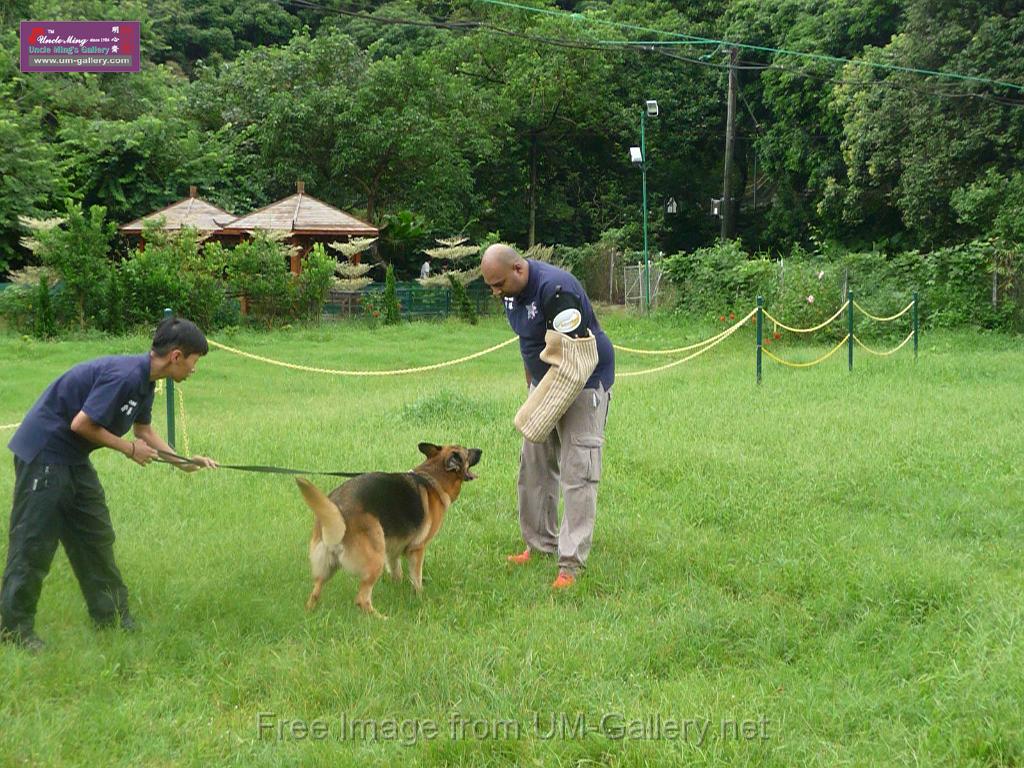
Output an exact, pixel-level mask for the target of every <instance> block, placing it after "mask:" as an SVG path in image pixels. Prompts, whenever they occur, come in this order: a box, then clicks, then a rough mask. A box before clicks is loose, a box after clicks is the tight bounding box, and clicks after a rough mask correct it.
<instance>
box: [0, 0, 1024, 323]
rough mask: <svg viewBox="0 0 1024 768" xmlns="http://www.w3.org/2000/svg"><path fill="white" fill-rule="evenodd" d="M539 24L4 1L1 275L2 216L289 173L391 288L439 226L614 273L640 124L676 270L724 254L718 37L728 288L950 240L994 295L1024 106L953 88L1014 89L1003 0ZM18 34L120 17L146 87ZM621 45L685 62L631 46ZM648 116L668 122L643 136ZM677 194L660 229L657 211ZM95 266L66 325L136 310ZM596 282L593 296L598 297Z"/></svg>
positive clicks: (444, 231)
mask: <svg viewBox="0 0 1024 768" xmlns="http://www.w3.org/2000/svg"><path fill="white" fill-rule="evenodd" d="M536 7H537V8H538V9H540V10H543V11H545V12H544V13H531V12H529V11H528V10H526V9H525V8H512V7H509V6H507V5H497V4H493V3H490V2H487V0H448V1H447V2H431V1H430V0H394V1H392V2H383V3H382V2H371V1H370V0H361V1H360V2H356V3H348V2H346V3H339V2H336V0H319V1H318V2H303V3H295V4H288V3H280V2H274V1H273V0H251V1H250V2H247V3H242V4H239V3H230V2H226V1H225V0H217V1H216V2H205V1H204V2H201V1H200V0H146V1H145V2H144V1H143V0H111V1H110V2H105V3H100V2H98V1H97V0H16V1H15V2H12V3H9V4H7V5H6V6H5V8H4V9H3V10H0V17H2V19H0V20H2V21H3V22H4V24H3V27H2V28H3V30H4V31H3V32H0V146H2V147H3V150H4V151H3V152H0V178H2V179H3V181H2V186H0V270H2V269H3V268H5V267H11V268H14V267H19V266H22V265H24V264H35V263H38V262H39V259H38V257H36V256H34V255H33V254H32V253H31V252H30V251H29V250H27V249H26V248H25V247H24V246H23V245H22V244H21V242H22V238H24V237H25V236H26V235H27V234H28V232H27V230H26V228H25V227H24V225H22V224H21V223H19V217H23V216H31V217H36V218H45V217H47V216H49V215H52V213H53V212H57V213H59V214H60V215H62V216H69V215H74V214H72V213H69V211H70V210H78V211H81V216H83V217H88V216H91V215H93V214H91V213H90V211H96V210H99V209H103V210H105V212H106V217H107V219H106V220H107V221H108V222H117V223H123V222H126V221H129V220H131V219H134V218H136V217H138V216H141V215H145V214H147V213H149V212H151V211H154V210H157V209H159V208H160V207H162V206H164V205H166V204H167V203H169V202H171V201H174V200H176V199H180V198H181V197H182V196H183V195H184V194H185V191H186V190H187V188H188V185H190V184H195V185H197V186H198V187H199V190H200V194H201V196H202V197H203V198H205V199H208V200H210V201H211V202H213V203H215V204H218V205H220V206H222V207H224V208H226V209H227V210H230V211H235V212H238V213H243V212H245V211H249V210H252V209H254V208H256V207H258V206H262V205H265V204H267V203H269V202H272V201H274V200H276V199H279V198H280V197H282V196H284V195H286V194H289V193H290V192H291V190H292V189H293V185H294V182H295V180H296V179H303V180H304V181H305V182H306V188H307V190H309V192H310V193H311V194H313V195H315V196H316V197H318V198H320V199H322V200H324V201H326V202H328V203H331V204H333V205H336V206H338V207H340V208H342V209H343V210H348V211H352V212H353V213H354V214H355V215H358V216H363V217H366V218H367V219H369V220H371V221H373V222H374V223H375V224H377V225H379V226H382V227H383V231H382V235H381V240H380V248H379V251H378V254H379V256H380V257H381V258H383V259H384V260H385V261H387V262H388V263H391V264H393V265H394V267H395V270H396V276H397V277H398V278H399V279H407V278H409V277H411V276H412V274H413V270H414V269H415V266H416V264H418V263H419V261H421V260H422V256H421V255H420V254H419V249H420V248H422V247H424V244H427V243H430V242H431V241H432V237H433V236H442V235H443V236H447V235H450V234H451V233H453V232H459V233H463V234H465V235H466V236H468V237H471V238H472V239H473V240H474V242H481V243H482V242H487V241H488V240H491V241H494V240H497V239H502V240H506V241H509V242H514V243H517V244H519V245H522V246H524V247H525V246H528V245H532V244H533V243H535V242H543V243H549V244H556V245H557V246H558V247H559V249H560V250H561V251H562V253H563V254H564V255H565V256H566V257H567V258H569V259H570V260H572V259H575V261H576V262H577V267H578V268H579V269H580V270H581V271H589V272H590V273H592V275H593V276H595V278H596V276H599V275H602V274H608V275H609V276H610V275H611V272H612V271H613V270H609V269H607V268H606V267H608V266H612V267H614V266H615V263H616V262H615V253H616V252H617V253H620V254H625V253H628V252H629V251H631V250H632V251H637V250H639V249H640V247H641V244H642V234H641V231H642V230H641V227H640V222H641V220H642V216H641V210H642V196H641V184H640V173H639V171H638V170H637V168H636V167H635V166H632V165H631V164H630V163H629V158H628V148H629V147H630V146H631V145H636V144H639V143H640V142H639V138H640V137H639V133H640V130H641V127H643V129H644V131H645V147H646V150H647V160H648V162H647V186H648V202H649V235H650V250H651V252H652V253H653V254H658V253H659V252H663V253H668V254H673V253H681V252H688V253H690V254H691V255H692V254H694V253H701V254H706V253H708V252H707V251H705V250H699V251H698V250H695V249H705V248H707V247H709V246H710V245H711V244H712V243H714V242H715V241H716V240H717V239H718V235H719V228H720V221H719V219H718V218H717V217H714V216H712V215H710V201H711V198H714V197H721V194H722V193H721V189H722V167H723V166H722V163H723V147H724V133H725V117H726V115H725V112H726V110H725V101H726V99H725V93H726V88H727V80H728V76H727V63H728V61H729V45H718V44H714V43H711V44H708V43H707V41H708V40H712V41H713V40H727V41H729V42H730V44H733V43H734V44H738V45H740V46H742V47H740V48H739V49H738V51H737V54H736V65H737V67H738V68H739V69H738V101H737V110H736V131H737V136H736V145H735V163H734V166H733V173H734V178H733V189H734V191H735V198H734V200H735V210H736V212H737V217H736V221H737V231H736V233H735V234H736V236H737V237H738V238H740V239H741V241H742V242H743V243H745V244H746V245H747V246H748V247H749V249H750V252H751V253H752V254H755V255H757V256H756V258H755V259H754V262H755V263H754V264H753V265H751V266H745V267H743V270H746V271H748V272H751V273H754V272H757V270H759V269H762V268H763V267H762V266H760V265H759V264H758V262H759V260H760V259H761V256H760V255H762V254H763V255H764V256H765V257H767V258H771V259H773V260H778V259H779V257H780V256H788V255H789V254H790V253H791V252H793V251H794V249H797V250H801V249H806V250H807V251H809V252H814V253H817V254H819V255H820V256H821V257H822V258H826V260H827V261H828V265H827V266H829V267H830V268H831V269H833V270H835V269H838V268H839V264H840V262H839V261H837V259H839V258H840V255H841V254H843V253H847V252H849V253H854V254H857V253H865V252H870V253H877V254H880V255H881V258H880V263H882V264H887V262H888V258H889V257H893V258H895V255H896V254H901V253H903V254H909V253H920V254H942V253H946V254H948V253H955V252H958V251H956V249H957V248H958V247H959V248H962V249H966V250H965V251H962V252H963V253H968V252H971V253H973V252H975V251H977V249H978V248H982V247H983V246H975V245H964V244H965V243H989V244H991V247H992V248H995V249H996V250H999V251H1000V252H1004V253H1008V254H1011V257H1007V258H1004V259H1002V261H1000V258H998V257H996V258H993V259H991V260H989V261H988V263H989V264H990V265H991V267H990V272H989V277H990V278H991V277H992V273H996V277H995V278H994V279H995V280H996V282H998V280H999V277H998V273H1000V271H1001V270H1002V271H1005V270H1006V269H1010V268H1013V262H1014V259H1013V258H1012V254H1015V253H1016V252H1017V251H1018V250H1020V244H1021V243H1022V241H1024V213H1022V211H1024V172H1022V171H1021V170H1020V168H1021V167H1024V106H1022V104H1024V90H1022V89H1021V88H1014V87H1012V86H1007V85H998V84H993V83H991V82H980V81H979V80H976V79H969V78H985V79H988V80H990V81H1000V82H1002V83H1011V84H1012V83H1019V84H1024V58H1022V57H1020V56H1018V55H1015V54H1011V52H1015V51H1019V50H1020V49H1021V45H1022V44H1024V15H1022V14H1021V12H1020V11H1021V9H1022V6H1021V3H1020V2H1019V0H968V1H967V2H960V3H948V2H942V1H941V0H852V1H851V0H824V1H823V2H819V1H817V0H740V1H739V2H731V3H726V2H724V1H723V0H691V2H688V3H672V4H669V3H658V2H652V1H650V0H639V1H637V0H599V1H598V2H590V1H589V0H588V2H571V1H569V2H564V1H560V2H557V3H554V2H546V3H538V4H537V6H536ZM29 18H137V19H139V20H140V21H141V23H142V29H143V49H144V50H143V54H144V61H143V67H142V71H141V72H139V73H137V74H130V75H116V74H111V75H98V74H48V75H30V74H23V73H21V72H20V71H19V69H18V36H17V25H16V24H15V22H16V21H17V20H19V19H29ZM681 36H690V37H689V38H686V39H680V37H681ZM640 40H656V41H659V42H661V43H671V42H676V43H679V42H685V43H687V44H686V45H644V46H639V45H624V44H621V43H622V41H634V42H636V41H640ZM792 51H801V52H806V53H808V54H811V55H813V56H815V57H817V58H808V57H804V56H795V55H793V54H792V53H790V52H792ZM844 62H848V63H844ZM910 69H916V70H941V71H943V72H948V73H956V74H958V75H961V76H963V77H966V78H968V79H951V78H945V77H938V76H936V75H934V74H933V75H928V74H923V73H921V72H912V71H908V70H910ZM646 99H656V100H657V101H658V103H659V106H660V113H659V115H658V116H656V117H646V118H642V117H641V113H642V105H643V103H644V101H645V100H646ZM66 198H70V199H71V200H72V201H73V206H77V208H74V207H73V208H72V209H67V208H66V207H65V202H64V201H65V199H66ZM669 198H672V199H674V200H675V202H676V204H677V211H678V212H677V213H674V214H669V213H667V212H666V207H665V203H666V202H667V201H668V199H669ZM96 206H99V208H96ZM101 234H102V237H104V238H107V239H108V240H109V241H110V245H111V246H112V247H113V248H114V250H115V251H117V250H119V249H123V246H122V245H121V244H120V241H119V240H117V239H114V238H112V237H110V236H108V235H107V233H106V232H104V233H101ZM609 243H615V248H612V249H611V250H609V248H608V244H609ZM261 247H263V246H258V245H252V246H250V247H249V249H248V250H245V249H243V251H242V252H241V253H238V254H234V255H231V254H221V253H219V252H218V251H216V249H214V251H213V256H214V257H216V259H217V260H221V261H223V264H216V263H214V264H210V265H207V266H205V267H203V268H202V269H200V268H195V269H192V268H191V267H190V270H191V274H194V275H196V279H197V280H199V276H200V275H201V274H202V272H203V269H205V270H206V271H207V272H208V273H211V274H212V273H214V272H216V270H218V269H223V270H226V272H227V273H228V274H229V275H230V274H233V273H237V270H238V268H239V267H238V263H243V262H244V263H249V264H252V263H255V262H258V261H259V260H260V259H261V258H264V257H265V254H264V253H262V252H261V251H260V248H261ZM89 253H92V251H89ZM125 255H127V254H125ZM54 258H57V257H54ZM138 258H140V257H131V258H130V259H129V263H130V262H131V261H133V260H136V261H137V260H138ZM152 258H153V259H155V260H157V261H159V260H160V259H163V258H164V256H163V255H161V256H159V257H157V256H154V257H152ZM942 258H944V257H942V256H940V255H935V256H927V257H925V256H922V257H921V259H922V260H924V261H928V260H929V259H930V260H931V261H934V262H935V263H938V262H939V261H941V260H942ZM987 258H988V257H985V259H987ZM595 259H599V260H603V263H601V264H598V263H594V260H595ZM985 259H982V261H985ZM89 263H91V262H89ZM163 268H169V267H168V266H167V265H164V267H163ZM696 268H697V267H696V266H695V269H696ZM699 269H703V270H705V271H707V270H709V269H710V267H709V266H708V265H703V266H701V267H700V268H699ZM87 274H88V273H87V272H83V277H82V278H81V280H80V281H79V282H80V284H78V285H72V284H70V283H69V284H68V285H67V286H66V289H67V291H66V292H67V293H68V296H67V297H65V298H60V297H58V296H55V305H54V311H55V312H57V314H58V316H59V315H60V313H61V312H62V311H63V308H62V306H61V304H60V302H61V301H64V302H66V303H70V304H73V305H75V306H74V307H73V309H77V317H78V320H79V322H84V321H85V318H86V317H87V316H88V315H89V314H90V313H93V314H97V315H101V314H102V312H100V311H99V309H98V308H93V307H91V305H90V302H97V306H102V307H109V302H108V301H107V300H106V299H105V298H103V297H102V294H103V291H104V290H105V291H106V293H107V294H109V296H110V297H111V299H112V300H116V301H123V302H126V303H131V302H133V301H135V300H136V297H135V294H134V293H132V292H136V293H137V292H139V291H141V292H143V293H145V290H147V289H146V288H145V287H144V286H143V287H140V285H139V281H141V280H143V278H141V277H139V276H138V275H134V274H132V268H130V266H129V264H125V265H123V269H122V271H121V277H120V278H119V280H120V282H118V281H117V280H108V281H106V285H105V286H104V287H103V289H102V290H101V289H100V287H98V286H97V287H95V289H94V290H93V289H91V288H89V287H87V286H86V284H87V283H88V282H89V278H88V277H87ZM382 274H383V271H382V270H378V271H377V272H376V273H375V276H376V277H377V279H380V278H381V277H382ZM914 274H915V275H921V274H923V273H920V272H915V273H914ZM150 279H158V278H156V277H153V278H150V277H148V276H147V277H146V278H145V280H150ZM282 279H283V278H282V276H281V275H276V276H274V275H269V274H268V275H267V277H266V280H268V281H269V282H268V283H267V285H264V286H254V290H255V289H258V290H257V291H256V292H257V293H258V292H259V291H264V292H265V293H266V296H265V297H263V298H259V299H254V301H255V302H256V303H257V304H258V305H259V306H260V307H261V311H265V312H266V314H267V316H268V317H274V316H277V315H280V314H281V312H282V311H283V310H282V307H281V306H276V305H275V302H279V303H280V302H283V303H284V304H290V303H294V302H295V301H304V299H300V298H298V297H296V296H283V295H279V294H277V293H275V292H274V291H275V288H274V281H275V280H276V281H277V282H278V283H281V281H282ZM687 279H691V280H692V279H693V276H692V275H691V276H689V277H687ZM133 281H134V282H133ZM200 282H202V281H201V280H200ZM122 283H123V284H122ZM606 283H607V286H606V287H607V295H609V296H613V295H614V294H615V291H616V286H615V280H614V279H613V278H612V277H611V276H610V277H609V279H608V280H607V281H606ZM282 284H283V283H282ZM200 287H201V286H200ZM278 287H280V285H278ZM90 291H92V292H93V293H95V294H97V295H95V296H94V295H92V294H91V293H90ZM253 295H254V296H255V295H256V293H254V294H253ZM314 303H315V302H314ZM990 304H991V302H990ZM203 306H204V307H205V310H206V311H207V313H210V312H221V311H223V310H222V308H221V307H220V306H219V305H217V306H213V305H210V304H204V305H203ZM282 306H283V305H282ZM979 311H980V310H979ZM995 311H997V312H999V311H1001V310H999V306H998V302H996V309H995ZM108 314H109V313H108ZM972 316H974V317H975V319H978V318H977V317H976V313H975V315H972ZM986 322H987V321H986ZM106 324H107V325H111V324H116V323H114V320H113V318H108V321H106Z"/></svg>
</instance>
